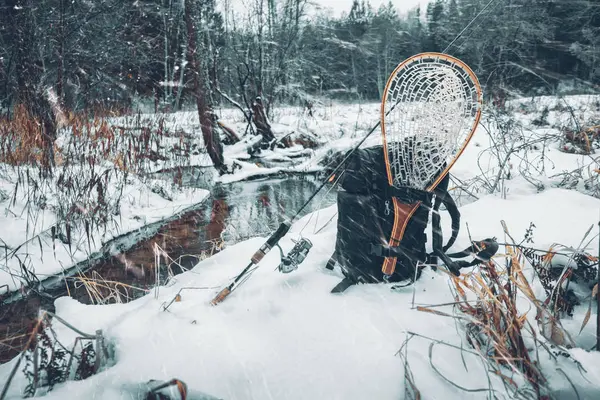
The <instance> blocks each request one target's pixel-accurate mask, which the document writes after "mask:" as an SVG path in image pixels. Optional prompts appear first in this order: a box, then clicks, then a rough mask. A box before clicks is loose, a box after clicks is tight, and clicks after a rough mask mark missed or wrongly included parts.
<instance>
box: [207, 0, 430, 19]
mask: <svg viewBox="0 0 600 400" xmlns="http://www.w3.org/2000/svg"><path fill="white" fill-rule="evenodd" d="M308 1H309V3H310V4H311V6H310V7H309V8H310V9H311V10H314V9H315V8H316V7H319V8H322V9H327V8H328V9H330V10H331V11H332V13H333V15H334V16H336V17H339V16H340V15H341V14H342V13H343V12H345V13H349V12H350V8H351V7H352V0H308ZM388 1H389V0H370V1H369V2H370V3H371V6H372V7H373V9H374V10H377V9H378V8H379V6H380V5H381V4H387V2H388ZM429 1H430V0H392V4H393V5H394V6H395V7H396V9H397V10H398V12H399V13H400V14H404V13H405V12H406V11H408V10H410V9H412V8H415V7H417V6H421V10H422V11H425V5H426V4H427V3H428V2H429ZM252 4H256V0H220V1H217V8H219V9H221V8H222V7H225V8H227V6H232V7H233V9H234V10H236V11H237V12H239V13H241V14H245V13H246V10H247V7H249V6H250V5H252ZM308 14H309V15H310V14H312V12H311V11H309V12H308ZM421 15H424V13H422V14H421Z"/></svg>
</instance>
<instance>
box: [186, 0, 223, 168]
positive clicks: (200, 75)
mask: <svg viewBox="0 0 600 400" xmlns="http://www.w3.org/2000/svg"><path fill="white" fill-rule="evenodd" d="M195 3H196V2H195V0H185V1H184V7H185V23H186V28H187V34H188V57H189V63H190V71H191V73H192V76H193V80H194V97H195V99H196V107H197V108H198V119H199V121H200V129H201V130H202V137H203V139H204V145H205V146H206V150H207V151H208V155H209V156H210V159H211V160H212V162H213V165H214V167H215V169H216V170H217V171H218V172H219V174H224V173H227V166H226V165H225V162H224V159H223V146H222V145H221V141H220V138H219V135H218V133H217V130H216V129H215V127H214V113H213V110H212V106H211V104H210V103H209V96H208V88H207V85H206V82H207V76H206V73H205V71H204V68H202V66H201V65H200V62H199V61H198V46H197V44H196V32H197V31H196V28H195V24H194V16H193V14H192V13H193V5H194V4H195Z"/></svg>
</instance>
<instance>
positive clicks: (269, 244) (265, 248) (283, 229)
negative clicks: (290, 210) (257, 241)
mask: <svg viewBox="0 0 600 400" xmlns="http://www.w3.org/2000/svg"><path fill="white" fill-rule="evenodd" d="M291 226H292V223H291V222H290V221H284V222H282V223H281V225H279V228H277V230H276V231H275V232H273V234H272V235H271V236H270V237H269V238H268V239H267V241H266V242H265V243H264V244H263V245H262V246H261V247H260V249H258V250H257V251H256V253H254V255H253V256H252V259H251V261H252V263H253V264H258V263H259V262H260V261H261V260H262V259H263V257H264V256H265V255H266V254H267V253H268V252H269V251H270V250H271V249H272V248H273V246H275V245H276V244H277V242H279V241H280V240H281V238H283V237H284V236H285V235H286V234H287V233H288V232H289V230H290V228H291Z"/></svg>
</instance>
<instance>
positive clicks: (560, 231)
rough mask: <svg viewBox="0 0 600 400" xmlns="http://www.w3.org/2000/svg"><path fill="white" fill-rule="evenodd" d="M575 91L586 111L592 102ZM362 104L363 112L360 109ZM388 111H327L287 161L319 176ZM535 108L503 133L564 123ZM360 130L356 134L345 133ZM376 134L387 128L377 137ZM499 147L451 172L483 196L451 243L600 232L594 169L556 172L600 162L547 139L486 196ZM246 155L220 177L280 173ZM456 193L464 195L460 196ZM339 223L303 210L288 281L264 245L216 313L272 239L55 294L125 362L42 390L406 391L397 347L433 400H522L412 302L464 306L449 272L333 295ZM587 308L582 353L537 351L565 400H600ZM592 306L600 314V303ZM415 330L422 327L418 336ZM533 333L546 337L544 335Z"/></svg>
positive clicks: (194, 393) (67, 335)
mask: <svg viewBox="0 0 600 400" xmlns="http://www.w3.org/2000/svg"><path fill="white" fill-rule="evenodd" d="M571 100H573V101H574V102H575V104H576V105H577V106H578V107H580V106H585V105H586V104H589V101H591V100H589V99H587V98H582V99H571ZM546 101H550V100H544V102H546ZM523 102H527V99H525V100H521V103H523ZM516 103H517V104H518V102H516ZM542 104H544V103H542ZM538 106H539V104H538V103H536V107H538ZM357 110H358V113H357ZM362 110H367V111H366V112H365V113H362ZM377 111H378V107H377V105H366V106H365V105H362V106H360V107H359V106H347V105H340V106H336V107H335V108H333V107H332V108H325V111H324V114H322V115H320V116H319V118H320V119H319V120H316V121H320V122H323V125H325V123H324V121H327V127H326V128H324V131H323V132H325V130H326V131H327V135H328V136H327V137H328V139H329V143H328V145H327V146H326V148H324V149H319V150H317V151H316V152H315V155H314V157H313V158H311V159H309V160H307V161H306V162H305V163H300V164H298V165H295V166H292V167H289V168H291V169H296V170H301V169H302V168H305V169H308V168H315V169H316V168H317V161H316V160H318V159H319V157H324V156H325V155H326V154H327V153H328V152H331V151H333V150H334V149H337V150H338V151H343V150H346V149H348V146H349V145H351V144H352V143H356V142H357V141H358V140H360V139H361V137H360V132H367V131H368V129H370V127H371V126H372V124H371V123H373V122H376V121H377ZM537 111H539V109H538V108H536V109H535V112H537ZM327 112H329V116H327V115H326V113H327ZM535 112H534V111H530V114H524V115H523V116H522V117H521V118H520V121H522V123H523V124H524V125H525V126H526V127H527V128H528V129H526V132H525V133H523V135H521V136H517V135H515V136H514V137H508V138H507V142H508V145H513V144H518V143H522V142H525V141H527V140H531V139H532V138H535V137H536V135H541V134H543V132H544V129H546V130H548V129H556V128H554V127H551V126H550V127H545V128H540V129H530V128H531V125H530V121H531V120H532V119H533V118H531V115H532V114H534V113H535ZM361 113H362V114H361ZM558 114H559V112H558V111H556V112H555V111H552V112H551V113H550V115H549V120H554V121H557V120H559V119H560V118H559V117H560V116H559V115H558ZM284 116H285V115H284ZM176 118H180V116H178V117H176ZM225 120H226V119H225ZM290 120H292V119H290ZM359 122H360V123H359ZM482 124H483V125H485V127H487V128H488V129H491V130H493V129H494V128H493V127H492V122H491V120H490V119H483V120H482ZM357 126H359V127H358V128H356V127H357ZM353 129H355V131H354V134H352V133H350V132H352V130H353ZM340 131H341V132H344V133H342V134H340V133H339V132H340ZM357 132H358V134H357ZM378 140H380V139H379V135H378V134H377V132H376V133H375V134H374V135H373V137H372V138H371V139H370V143H376V142H377V141H378ZM492 144H493V143H492V140H491V138H490V137H489V135H488V133H487V132H486V130H485V128H484V127H480V128H479V129H478V131H477V132H476V134H475V136H474V137H473V139H472V142H471V144H470V145H469V146H468V147H467V150H466V151H465V153H464V154H463V155H462V157H461V158H460V160H459V161H458V162H457V163H456V164H455V166H454V167H453V169H452V174H453V176H454V177H455V178H456V179H460V180H461V181H463V182H464V181H469V182H471V183H472V185H471V186H470V189H472V192H474V194H475V195H476V196H477V199H475V198H472V196H471V197H469V196H467V197H468V201H462V202H460V203H461V204H463V205H462V206H461V207H460V212H461V216H462V218H461V231H460V235H459V238H458V240H457V242H456V243H455V245H454V246H453V248H452V249H450V251H458V250H462V249H464V248H465V247H467V246H468V245H469V243H470V237H472V238H474V239H484V238H489V237H493V236H495V237H497V238H498V240H499V241H500V242H502V241H505V240H507V239H506V238H505V234H504V231H503V228H502V225H501V221H504V222H505V223H506V226H507V227H508V229H509V231H510V233H511V235H512V236H513V237H515V239H516V240H517V241H519V240H521V239H522V238H523V236H524V235H525V232H526V230H527V229H528V228H529V226H530V223H533V224H535V228H534V232H533V238H534V239H533V240H534V242H533V244H532V245H533V246H535V247H536V248H539V249H549V248H550V247H551V246H553V245H554V244H556V243H560V244H563V245H565V246H571V247H573V248H579V247H580V243H581V241H582V239H583V237H584V235H585V234H586V232H587V231H588V229H589V228H590V226H592V225H594V226H595V225H597V221H598V217H599V213H600V200H599V199H598V198H595V197H592V196H590V195H588V194H586V193H585V192H586V190H587V189H586V188H585V185H584V182H585V181H586V180H589V179H597V178H595V176H594V175H592V172H589V173H588V172H584V175H583V176H582V177H581V178H579V180H578V181H577V182H576V184H575V185H574V186H573V188H574V189H576V190H573V189H564V188H561V187H560V183H561V181H562V178H561V177H560V176H559V175H558V173H559V172H563V171H572V170H573V169H576V168H580V167H582V166H592V167H593V166H595V165H596V164H594V163H595V162H596V161H594V158H593V157H590V156H581V155H573V154H565V153H562V152H559V151H558V146H559V145H560V144H559V143H556V142H553V141H550V140H549V141H547V142H545V145H546V146H547V147H546V148H544V147H543V146H542V147H540V148H538V149H535V148H533V147H528V148H526V149H523V150H519V151H515V152H514V153H513V154H512V155H511V157H510V161H509V163H508V164H507V168H506V170H505V171H504V172H505V173H506V171H510V172H511V174H510V177H507V178H502V179H500V180H499V182H500V184H501V185H500V187H502V190H496V191H495V192H494V193H489V190H487V189H489V187H490V186H491V185H492V184H493V182H494V179H495V178H496V177H497V176H504V175H499V171H498V165H499V164H498V159H501V160H502V159H503V157H505V156H506V154H502V153H494V152H493V151H492V149H491V145H492ZM230 154H233V153H230ZM237 154H239V153H237ZM283 154H285V152H282V154H280V155H283ZM270 156H272V157H275V155H274V154H270ZM525 157H527V160H528V162H529V163H530V164H531V165H535V166H536V168H537V170H535V169H533V168H531V167H530V169H531V170H532V171H533V172H531V176H530V177H528V178H532V177H533V178H534V179H535V180H537V181H539V182H541V183H542V184H543V186H542V187H537V186H536V185H533V184H532V183H531V182H530V181H528V180H527V179H525V177H524V176H523V174H522V172H523V170H524V169H523V168H524V167H523V161H522V160H523V159H525ZM236 162H239V164H240V165H241V166H242V168H241V170H240V171H238V172H237V173H236V175H235V176H234V177H225V178H221V180H222V181H234V180H239V179H245V178H248V177H250V176H253V175H256V174H259V173H265V171H271V172H273V173H275V172H281V171H282V170H284V169H285V168H279V169H277V168H260V167H258V166H257V165H255V164H252V163H250V162H244V161H242V157H240V158H238V159H237V161H236ZM596 168H597V166H596ZM586 174H587V175H586ZM459 192H460V190H459V189H456V192H453V193H456V194H457V195H458V193H459ZM148 204H154V205H155V208H158V209H160V207H161V205H158V204H155V203H152V202H149V203H148ZM335 216H336V206H335V205H333V206H331V207H327V208H324V209H322V210H319V211H317V212H315V213H313V214H310V215H307V216H305V217H303V218H302V219H300V220H298V221H296V222H295V223H294V225H293V226H292V229H291V231H290V233H289V234H288V235H287V236H286V237H285V238H284V239H282V240H281V242H280V244H281V246H282V248H283V250H284V252H287V251H289V250H290V249H291V248H292V247H293V242H292V239H296V238H298V237H299V236H300V235H303V236H305V237H307V238H308V239H310V240H311V241H312V243H313V245H314V246H313V248H312V249H311V251H310V254H309V255H308V257H307V259H306V260H305V261H304V263H303V264H302V265H301V266H300V268H299V269H298V270H296V271H294V272H292V273H290V274H281V273H279V272H277V271H276V268H277V266H278V264H279V252H278V251H277V250H276V249H275V250H274V251H271V252H270V253H269V254H267V256H266V257H265V258H264V259H263V261H262V262H261V263H260V266H259V268H258V269H257V270H256V271H255V272H254V274H253V275H252V277H251V279H249V280H248V281H247V282H245V283H244V284H243V285H242V286H240V288H239V289H238V290H236V291H234V292H233V293H232V294H231V295H230V296H229V297H228V298H227V299H226V300H225V301H224V302H223V303H221V304H219V305H217V306H211V305H209V302H210V300H211V299H212V298H213V297H214V296H215V294H216V293H218V291H219V290H220V289H221V288H223V287H224V286H225V285H227V284H228V283H229V282H230V281H231V279H232V278H233V277H235V276H236V275H237V274H238V273H239V272H241V270H242V269H243V268H244V267H245V266H246V265H247V263H248V261H249V260H250V257H251V256H252V254H253V253H254V252H255V251H256V250H257V249H258V248H259V247H260V246H261V245H262V244H263V243H264V241H265V239H266V238H265V237H258V238H253V239H250V240H247V241H244V242H241V243H238V244H236V245H233V246H231V247H228V248H225V249H224V250H223V251H221V252H220V253H218V254H216V255H214V256H212V257H210V258H208V259H206V260H204V261H202V262H200V263H199V264H198V265H197V266H196V267H195V268H194V269H193V270H190V271H188V272H185V273H183V274H181V275H178V276H176V277H174V278H173V279H172V280H171V281H170V282H169V283H168V284H167V285H166V286H161V287H159V288H158V289H157V292H153V293H152V294H148V295H146V296H144V297H142V298H140V299H137V300H134V301H132V302H130V303H127V304H114V305H94V306H90V305H84V304H81V303H79V302H77V301H76V300H73V299H70V298H67V297H63V298H60V299H58V300H56V302H55V305H56V313H57V315H59V316H60V317H62V318H64V319H65V320H67V321H69V322H71V323H72V324H74V325H75V326H76V327H77V328H78V329H80V330H82V331H84V332H88V333H92V332H95V331H96V330H97V329H102V331H103V333H104V335H105V337H106V338H107V339H108V341H109V342H110V343H111V344H112V345H113V346H114V349H115V352H116V356H115V360H114V365H112V366H110V367H109V368H107V369H105V370H104V371H102V372H100V373H99V374H97V375H95V376H92V377H90V378H88V379H86V380H84V381H78V382H68V383H66V384H62V385H59V386H58V387H56V388H55V389H54V390H53V391H51V392H50V393H48V394H47V395H45V396H44V397H45V398H47V399H49V400H50V399H64V398H94V399H102V400H116V399H130V398H140V397H135V396H138V394H137V393H139V391H140V390H141V389H140V388H141V386H140V385H142V384H143V383H144V382H147V381H148V380H150V379H158V380H169V379H171V378H178V379H181V380H183V381H184V382H186V383H187V385H188V387H189V389H190V390H191V393H190V397H189V398H190V399H200V398H207V397H204V396H205V395H204V394H207V395H206V396H215V397H216V398H221V399H282V398H285V399H325V398H326V399H344V400H350V399H371V398H373V399H382V400H385V399H398V398H406V397H405V389H406V388H405V362H404V360H403V359H402V358H401V357H400V356H399V354H397V353H398V351H399V350H400V349H401V348H402V354H406V356H407V364H406V365H408V366H409V367H410V370H411V373H412V375H413V377H414V383H415V386H416V388H418V390H419V391H420V393H421V396H422V398H424V399H483V398H490V396H492V397H494V396H495V397H497V398H502V399H512V398H515V397H516V394H515V393H512V392H509V391H507V389H506V387H505V386H504V385H503V384H502V382H501V381H500V378H499V377H497V376H494V375H492V374H489V375H488V374H487V373H486V371H487V366H485V365H484V364H482V361H481V359H480V358H479V356H477V355H475V354H474V353H473V352H469V349H470V347H469V344H468V343H467V342H466V339H465V332H464V328H463V326H462V325H460V324H459V323H458V322H457V321H456V320H454V319H451V318H447V317H443V316H439V315H434V314H431V313H425V312H421V311H419V310H417V309H416V308H415V307H416V306H417V305H421V306H428V305H438V304H444V303H449V302H453V301H455V299H454V298H453V296H452V293H451V291H450V290H449V278H448V275H447V274H445V273H444V272H442V271H441V270H438V271H436V272H434V271H432V270H430V269H426V270H425V272H424V274H423V276H422V277H421V279H420V280H419V281H418V282H417V283H416V284H415V285H413V286H410V287H407V288H403V289H400V290H391V288H390V286H391V285H384V284H381V285H360V286H355V287H352V288H350V289H348V290H347V291H346V292H345V293H344V294H341V295H334V294H331V293H330V290H331V289H332V288H333V287H334V286H335V285H336V284H337V283H338V282H339V281H340V279H341V278H342V275H341V273H340V272H339V270H337V269H336V270H335V271H329V270H327V269H325V265H326V263H327V261H328V258H329V256H330V255H331V254H332V252H333V249H334V244H335V234H336V218H335ZM309 220H310V223H308V222H309ZM449 220H450V219H449V218H448V216H447V214H443V216H442V221H443V228H444V237H446V238H447V237H449V235H450V221H449ZM323 226H324V228H323ZM321 228H323V229H321ZM594 229H597V228H594ZM317 231H319V233H315V232H317ZM594 234H595V230H594V231H592V235H594ZM586 243H587V242H586ZM582 250H585V251H586V252H588V253H589V254H598V251H599V249H598V241H597V240H593V241H591V242H590V243H589V245H588V246H587V247H586V248H584V249H582ZM503 252H504V247H503V246H501V248H500V250H499V252H498V253H499V254H498V256H497V257H499V258H500V259H502V254H501V253H503ZM474 270H476V268H475V269H474ZM526 276H527V278H528V279H529V280H530V283H531V284H532V286H533V287H534V291H535V294H536V295H537V296H538V298H544V295H543V289H542V287H541V285H540V284H539V280H536V279H534V276H533V272H532V271H531V269H528V270H527V271H526ZM186 288H187V289H186ZM192 288H193V289H192ZM155 293H157V296H156V297H155ZM178 293H181V301H179V302H173V303H172V304H170V306H169V307H168V310H166V311H165V310H164V307H165V306H166V305H167V304H169V303H171V301H172V300H173V298H174V297H175V296H176V294H178ZM518 305H519V307H520V311H521V312H522V313H527V318H528V320H529V322H530V323H531V325H532V326H533V327H537V322H536V321H535V309H534V307H533V306H532V305H531V303H530V302H529V301H528V300H527V299H526V298H525V297H524V296H519V301H518ZM586 309H587V303H585V304H582V305H580V306H577V308H576V313H575V316H574V317H573V318H563V319H562V324H563V326H564V327H565V328H566V329H567V330H568V332H569V333H570V334H571V336H572V337H573V338H574V340H575V342H576V344H577V346H578V347H576V348H572V349H563V348H558V347H553V348H552V350H553V352H556V353H558V351H559V350H560V351H561V352H564V353H565V354H568V356H569V357H565V356H563V355H555V356H554V357H553V356H550V355H549V354H548V352H547V351H546V350H544V349H541V348H540V349H538V352H539V362H540V368H541V370H542V372H543V374H544V375H545V376H546V378H548V386H549V389H550V392H551V393H550V394H551V395H553V396H554V397H555V398H560V399H575V398H582V399H588V398H589V399H591V398H598V397H599V396H600V352H592V351H588V350H587V349H590V348H591V347H592V345H593V344H594V341H595V324H594V323H592V322H590V323H589V324H588V325H587V326H586V327H585V328H584V329H583V330H582V331H581V333H579V330H580V328H581V326H582V323H583V319H584V314H585V311H586ZM436 310H439V311H443V312H448V313H452V309H451V307H436ZM592 312H593V313H596V312H597V310H596V307H595V306H594V307H593V308H592ZM53 326H54V329H55V330H56V332H57V334H58V337H59V339H60V341H61V342H62V343H63V344H66V345H67V346H68V347H69V345H70V344H72V343H73V341H74V340H75V337H76V336H77V335H76V334H75V333H73V332H72V331H70V330H69V329H67V328H65V327H64V326H62V325H61V324H59V323H54V324H53ZM536 329H537V328H536ZM523 332H524V335H527V337H525V338H524V339H525V342H526V343H527V344H531V347H532V346H533V341H532V338H531V337H529V333H526V331H525V330H523ZM413 334H416V335H414V336H412V337H411V335H413ZM409 337H411V339H410V340H409V341H408V343H405V342H406V340H407V339H408V338H409ZM425 337H427V338H429V339H427V338H425ZM538 340H542V341H544V339H543V338H541V336H539V332H538ZM432 343H435V345H433V347H432ZM403 345H404V347H403ZM448 345H452V346H455V347H450V346H448ZM548 346H550V345H549V344H548ZM460 348H463V349H464V351H461V350H459V349H460ZM15 362H16V359H15V360H12V361H11V362H9V363H7V364H4V365H0V382H1V381H4V379H3V378H6V377H7V376H8V374H9V372H10V370H11V369H12V367H13V366H14V364H15ZM578 364H579V366H580V367H581V368H580V367H579V366H578ZM436 371H438V372H436ZM583 371H585V372H583ZM440 374H441V375H443V377H442V376H441V375H440ZM506 374H507V375H509V376H510V377H511V378H512V379H514V380H515V381H516V382H518V383H519V384H521V385H524V381H523V378H521V377H520V376H518V375H516V374H512V375H511V372H510V371H509V370H506ZM448 381H451V382H453V383H454V385H453V384H450V383H449V382H448ZM26 384H27V382H26V380H25V377H24V376H23V375H22V374H20V373H19V374H17V376H16V378H15V379H14V381H13V384H12V385H11V387H10V390H9V396H8V398H9V399H12V398H15V399H16V398H20V393H21V391H22V390H23V389H24V387H25V386H26ZM455 385H456V386H455ZM457 386H460V387H464V388H467V389H469V391H464V390H461V389H459V388H458V387H457ZM573 386H575V387H576V391H577V393H576V392H575V391H574V389H573ZM491 392H493V395H491V394H490V393H491Z"/></svg>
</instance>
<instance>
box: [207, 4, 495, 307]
mask: <svg viewBox="0 0 600 400" xmlns="http://www.w3.org/2000/svg"><path fill="white" fill-rule="evenodd" d="M494 1H495V0H490V1H489V3H487V4H486V6H485V7H484V8H483V9H482V10H481V11H480V12H479V13H478V14H477V15H476V16H475V17H474V18H473V19H472V20H471V21H470V22H469V24H468V25H467V26H465V28H464V29H463V30H462V31H461V32H460V33H459V34H458V35H457V36H456V37H455V38H454V40H452V42H450V44H449V45H448V46H447V47H446V48H445V49H444V51H443V52H442V53H441V54H443V53H446V52H447V51H448V49H449V48H450V47H451V46H452V45H453V44H454V43H455V42H456V40H458V39H459V38H460V37H461V36H462V34H463V33H464V32H465V31H466V30H467V29H468V28H469V26H471V24H473V23H474V22H475V20H477V19H478V18H479V16H481V14H482V13H483V12H484V11H485V10H486V9H487V8H488V7H489V6H490V5H491V4H492V3H493V2H494ZM399 103H400V101H397V102H396V103H395V104H393V105H392V107H391V108H390V109H389V110H388V111H387V112H386V114H385V116H387V115H389V114H390V113H391V112H392V111H393V110H394V109H395V108H396V106H397V105H398V104H399ZM382 119H383V118H381V119H379V121H377V123H376V124H375V125H374V126H373V127H372V128H371V129H370V130H369V132H368V133H367V134H366V135H365V137H363V138H362V139H361V140H360V141H359V142H358V144H356V145H355V146H354V147H353V148H352V149H351V150H350V151H349V152H348V153H347V154H346V156H345V157H344V158H343V159H342V161H340V163H339V164H338V165H337V167H336V168H334V170H333V171H332V172H331V173H330V174H329V176H328V177H327V179H325V180H324V181H323V182H322V183H321V185H320V186H319V187H318V188H317V190H316V191H315V192H314V193H313V194H312V195H311V196H310V197H309V198H308V200H306V202H304V204H303V205H302V207H300V209H298V211H296V213H295V214H294V215H293V216H292V217H291V218H289V219H286V220H285V221H283V222H282V223H281V224H280V225H279V227H278V228H277V230H276V231H275V232H274V233H273V234H271V236H269V238H268V239H267V240H266V241H265V242H264V243H263V245H262V246H261V247H260V248H259V249H258V250H257V251H256V252H255V253H254V254H253V255H252V257H251V258H250V262H249V263H248V265H247V266H246V268H244V269H243V270H242V272H240V273H239V274H238V275H237V276H236V277H235V278H234V279H233V281H232V282H231V283H230V284H229V285H227V286H225V287H224V288H223V289H222V290H221V291H220V292H219V293H218V294H217V295H216V296H215V297H214V298H213V299H212V300H211V302H210V303H211V304H212V305H213V306H215V305H217V304H219V303H221V302H222V301H224V300H225V299H226V298H227V296H229V295H230V294H231V292H232V291H234V290H235V289H236V288H237V287H238V286H239V285H241V284H242V283H243V282H245V279H244V278H247V277H248V276H249V275H250V274H251V273H252V272H253V271H254V270H255V268H254V269H253V268H252V267H253V266H256V265H258V263H259V262H260V261H261V260H262V259H263V258H264V257H265V255H266V254H267V253H269V251H271V249H273V247H275V246H276V245H277V244H278V243H279V241H280V240H281V239H282V238H283V237H284V236H285V235H286V234H287V233H288V232H289V230H290V228H291V226H292V223H293V222H294V221H295V220H296V219H297V218H298V216H299V215H300V214H301V213H302V211H304V209H305V208H306V207H307V206H308V204H310V202H311V201H312V200H313V199H314V198H315V197H316V196H317V194H318V193H319V192H320V191H321V190H322V189H323V188H324V187H325V186H326V185H327V183H329V182H330V181H331V180H332V179H333V177H335V175H336V173H337V172H338V171H339V170H340V169H342V168H343V167H345V165H346V161H347V160H348V159H349V158H350V157H351V156H352V155H353V154H354V152H356V150H358V148H359V147H360V146H361V145H362V144H363V143H364V142H365V141H366V140H367V139H368V138H369V137H370V136H371V135H372V134H373V132H375V130H376V129H377V128H379V126H380V125H381V122H382ZM344 169H345V168H344ZM300 243H301V242H300ZM305 246H306V247H307V248H305V249H304V250H305V252H306V251H308V250H307V249H308V248H310V247H312V244H311V243H310V242H308V241H306V243H305ZM297 247H298V249H297ZM300 247H302V244H300V245H298V244H297V245H296V246H295V247H294V250H298V251H302V249H301V248H300ZM305 252H304V255H305Z"/></svg>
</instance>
